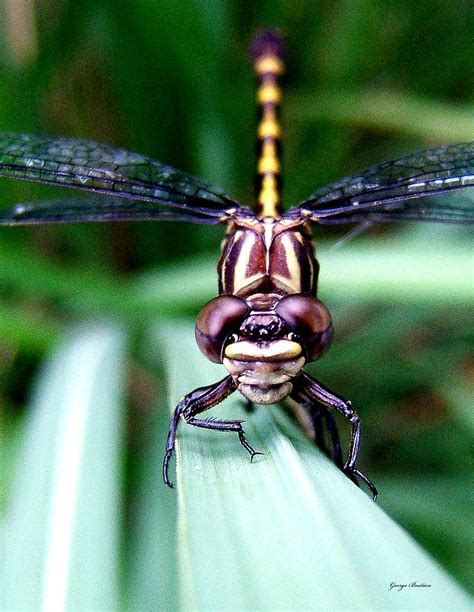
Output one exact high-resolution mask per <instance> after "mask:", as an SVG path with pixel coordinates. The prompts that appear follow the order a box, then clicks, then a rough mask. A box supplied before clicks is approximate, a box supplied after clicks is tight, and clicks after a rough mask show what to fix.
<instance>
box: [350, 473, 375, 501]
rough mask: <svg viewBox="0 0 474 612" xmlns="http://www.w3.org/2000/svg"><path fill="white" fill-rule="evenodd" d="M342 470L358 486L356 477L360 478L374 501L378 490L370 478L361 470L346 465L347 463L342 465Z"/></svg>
mask: <svg viewBox="0 0 474 612" xmlns="http://www.w3.org/2000/svg"><path fill="white" fill-rule="evenodd" d="M343 472H344V474H345V475H346V476H347V477H348V478H350V479H351V480H352V482H353V483H355V484H356V485H357V486H359V482H358V480H357V479H358V478H360V479H361V480H362V481H363V482H365V484H366V485H367V486H368V487H369V489H370V492H371V493H372V498H373V500H374V501H375V500H376V499H377V496H378V494H379V492H378V491H377V487H376V486H375V485H374V483H373V482H372V481H371V480H370V478H368V477H367V476H366V475H365V474H364V473H363V472H361V471H360V470H358V469H356V468H355V467H351V466H348V465H347V464H346V466H345V467H344V470H343Z"/></svg>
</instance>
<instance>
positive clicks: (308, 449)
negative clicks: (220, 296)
mask: <svg viewBox="0 0 474 612" xmlns="http://www.w3.org/2000/svg"><path fill="white" fill-rule="evenodd" d="M154 343H155V344H156V343H159V344H161V345H162V346H163V349H164V354H165V355H166V358H167V364H168V365H167V367H168V372H169V384H170V404H171V407H174V406H175V404H176V403H177V401H178V400H179V398H180V397H182V395H183V394H185V393H186V392H189V391H190V390H192V389H193V388H195V387H197V386H202V385H204V384H207V383H210V382H213V381H215V380H217V379H218V378H221V377H222V374H223V372H222V368H220V367H219V366H215V365H214V364H209V363H207V362H206V361H205V360H204V359H203V358H202V356H200V355H199V353H198V350H197V348H196V347H195V345H194V342H193V332H192V326H191V325H186V324H183V325H179V324H173V325H172V326H171V325H169V326H160V327H159V328H158V330H156V331H155V332H154V337H153V336H152V340H151V344H152V345H153V344H154ZM213 415H214V416H218V417H219V418H221V417H223V418H237V419H242V418H246V423H245V429H246V432H247V434H248V438H249V441H250V443H251V444H254V445H255V447H256V448H257V449H258V450H260V451H264V452H265V457H264V458H260V460H258V461H255V462H254V463H253V464H251V463H250V461H249V458H248V456H247V455H246V453H245V452H244V451H243V450H242V448H240V446H239V444H238V441H237V440H236V436H235V435H232V434H231V433H227V434H222V433H221V434H219V433H217V432H206V431H202V430H195V429H193V428H192V427H186V426H184V425H182V426H181V429H180V431H179V434H178V446H177V476H176V481H177V495H178V525H177V529H178V564H179V565H178V576H177V582H178V584H179V596H180V603H181V608H182V609H190V608H196V609H213V608H226V609H260V610H272V609H314V608H321V607H322V608H324V609H348V608H350V609H364V610H367V609H377V608H382V609H407V608H424V609H435V608H436V609H441V608H451V609H467V608H468V607H469V605H470V602H469V599H468V597H467V596H466V595H465V594H464V593H463V592H462V591H461V590H460V589H459V587H457V585H456V584H455V583H454V582H453V581H452V580H451V579H450V578H449V577H448V576H447V575H446V574H445V573H444V572H443V571H442V570H441V569H440V568H439V567H438V566H437V565H436V563H435V562H434V561H433V560H432V559H431V558H430V557H429V556H428V555H427V554H426V553H425V552H424V551H423V550H422V549H421V548H420V547H419V546H418V545H417V544H416V543H415V542H414V541H413V540H412V539H411V538H410V537H409V536H408V535H407V534H406V533H405V532H404V531H403V530H402V529H401V528H400V527H398V526H397V525H396V524H395V523H394V522H393V521H392V520H391V519H390V518H389V517H387V515H386V514H385V513H384V512H383V511H382V510H381V509H380V507H379V506H378V505H376V504H374V503H373V502H372V501H371V499H370V498H369V497H368V496H367V495H366V494H365V493H363V492H362V491H360V490H359V489H357V488H356V487H355V486H354V485H353V484H352V483H351V482H350V481H348V480H347V479H346V478H345V477H344V476H343V475H342V474H341V473H340V472H339V471H338V470H337V469H336V468H334V466H333V465H332V464H331V463H330V462H329V461H327V460H326V459H325V458H324V457H322V456H321V454H320V453H319V452H318V451H317V449H315V448H314V446H313V445H312V444H311V443H310V442H309V441H308V440H307V439H306V438H305V437H304V436H303V435H302V434H301V433H300V432H299V431H296V430H295V428H294V427H293V425H292V424H291V422H289V421H288V419H287V418H286V417H285V416H284V415H283V414H282V413H281V412H280V411H278V409H276V408H275V407H258V409H257V411H256V413H254V414H252V415H250V416H249V415H247V416H245V414H244V413H243V410H242V407H241V401H240V400H239V397H238V396H232V397H231V398H230V399H229V400H227V401H226V402H225V403H224V404H223V405H222V406H219V407H218V408H216V409H214V410H213ZM157 472H158V470H157ZM157 478H158V473H157ZM172 494H173V493H172V492H171V491H170V495H172ZM382 495H383V492H382ZM413 582H417V583H425V584H429V585H430V587H425V588H423V587H418V588H415V587H406V588H404V589H402V591H398V590H397V589H395V588H390V585H391V584H392V583H397V584H411V583H413Z"/></svg>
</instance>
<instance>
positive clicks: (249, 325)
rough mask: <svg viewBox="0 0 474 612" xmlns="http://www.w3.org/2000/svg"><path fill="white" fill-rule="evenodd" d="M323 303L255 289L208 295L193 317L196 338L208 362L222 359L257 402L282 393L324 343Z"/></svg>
mask: <svg viewBox="0 0 474 612" xmlns="http://www.w3.org/2000/svg"><path fill="white" fill-rule="evenodd" d="M332 333H333V329H332V323H331V317H330V315H329V312H328V311H327V308H326V307H325V306H324V304H322V302H320V301H319V300H317V299H316V298H314V297H312V296H307V295H300V294H295V295H288V296H285V297H282V296H280V295H276V294H257V295H255V296H251V297H250V298H247V299H243V298H240V297H237V296H231V295H223V296H219V297H217V298H214V299H213V300H211V301H210V302H209V303H208V304H206V306H204V308H203V309H202V311H201V312H200V314H199V316H198V318H197V321H196V341H197V344H198V346H199V348H200V349H201V351H202V352H203V353H204V354H205V355H206V357H208V358H209V359H210V360H211V361H214V362H216V363H223V365H224V367H225V368H226V369H227V370H228V372H229V373H230V374H231V375H232V377H233V378H234V381H235V383H236V385H237V388H238V389H239V391H240V392H241V393H242V394H243V395H244V396H245V397H247V398H248V399H250V400H251V401H253V402H255V403H258V404H272V403H274V402H278V401H281V400H282V399H284V398H285V397H287V396H288V395H289V394H290V393H291V391H292V388H293V385H292V383H291V380H292V378H294V377H295V376H296V375H297V374H298V373H299V372H300V371H301V369H302V367H303V366H304V364H305V363H306V362H308V361H315V360H316V359H318V358H319V357H320V356H321V355H322V354H323V352H324V351H325V350H326V349H327V348H328V347H329V344H330V342H331V339H332Z"/></svg>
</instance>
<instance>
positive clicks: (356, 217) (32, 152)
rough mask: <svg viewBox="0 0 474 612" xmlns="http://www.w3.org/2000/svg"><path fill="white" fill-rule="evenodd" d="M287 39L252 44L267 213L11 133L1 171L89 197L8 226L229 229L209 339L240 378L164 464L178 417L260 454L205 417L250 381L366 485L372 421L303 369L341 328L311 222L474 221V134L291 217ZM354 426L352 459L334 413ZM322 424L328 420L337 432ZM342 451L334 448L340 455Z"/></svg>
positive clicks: (177, 174) (97, 155) (374, 171)
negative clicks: (325, 290) (365, 443)
mask: <svg viewBox="0 0 474 612" xmlns="http://www.w3.org/2000/svg"><path fill="white" fill-rule="evenodd" d="M282 45H283V43H282V39H281V37H280V36H279V34H278V33H276V32H274V31H264V32H262V33H261V34H260V35H259V36H258V37H257V38H256V40H255V42H254V44H253V46H252V58H253V64H254V69H255V72H256V74H257V78H258V83H259V87H258V102H259V110H260V113H259V114H260V123H259V126H258V143H259V161H258V168H257V174H258V176H257V180H256V187H257V188H256V208H255V210H252V209H250V208H247V207H245V206H242V205H241V204H240V203H239V202H237V201H236V200H235V199H234V198H232V197H231V196H230V195H228V194H226V193H225V192H224V191H223V190H222V189H219V188H217V187H215V186H213V185H209V184H207V183H206V182H204V181H202V180H200V179H197V178H194V177H192V176H189V175H188V174H186V173H184V172H181V171H179V170H176V169H174V168H171V167H170V166H167V165H165V164H162V163H160V162H157V161H155V160H152V159H150V158H147V157H145V156H143V155H140V154H137V153H130V152H128V151H125V150H124V149H118V148H115V147H111V146H108V145H104V144H100V143H97V142H92V141H88V140H84V139H80V138H48V137H40V136H30V135H24V134H0V176H4V177H10V178H17V179H22V180H31V181H37V182H41V183H49V184H53V185H61V186H67V187H73V188H76V189H79V190H81V192H82V194H83V196H82V197H77V196H76V197H72V198H70V199H66V200H60V201H58V200H51V201H46V202H32V203H22V204H18V205H16V206H14V207H13V208H11V209H10V210H6V211H3V212H0V225H1V224H3V225H24V224H39V223H74V222H92V221H97V222H103V221H123V220H127V221H142V220H150V221H159V220H167V221H188V222H193V223H201V224H218V223H221V224H226V225H227V235H226V237H225V240H224V243H223V248H222V253H221V257H220V260H219V262H218V266H217V269H218V275H219V296H218V297H217V298H215V299H213V300H211V301H210V302H209V303H208V304H207V305H206V306H204V308H203V309H202V311H201V313H200V314H199V316H198V319H197V323H196V340H197V343H198V345H199V347H200V349H201V351H202V352H203V353H204V354H205V355H206V357H208V358H209V359H210V360H211V361H214V362H217V363H222V364H223V366H224V368H225V369H226V370H227V372H228V375H227V376H225V378H223V379H222V380H221V381H219V382H217V383H215V384H213V385H209V386H207V387H202V388H199V389H196V390H194V391H192V392H190V393H188V394H187V395H186V396H185V397H184V398H183V399H182V400H181V401H180V402H179V404H178V406H177V407H176V410H175V411H174V413H173V417H172V420H171V424H170V430H169V435H168V441H167V446H166V454H165V458H164V462H163V477H164V481H165V483H166V484H168V485H170V486H172V485H171V482H170V480H169V477H168V467H169V462H170V459H171V457H172V454H173V451H174V446H175V440H176V433H177V428H178V423H179V421H180V419H183V420H184V421H186V422H187V423H189V424H191V425H194V426H196V427H203V428H208V429H213V430H220V431H235V432H236V433H237V435H238V437H239V440H240V443H241V444H242V445H243V446H244V448H245V449H246V450H247V451H248V452H249V453H250V455H251V456H252V457H253V456H254V455H255V454H256V451H254V450H253V448H252V447H251V446H250V444H249V443H248V441H247V439H246V437H245V433H244V431H243V429H242V424H241V422H240V421H237V420H231V421H222V420H217V419H204V418H200V415H201V413H202V412H204V411H206V410H208V409H210V408H212V407H213V406H215V405H216V404H218V403H219V402H221V401H222V400H224V399H225V398H226V397H227V396H228V395H230V394H231V393H232V392H234V391H235V390H236V389H238V390H239V391H240V392H241V393H242V394H243V395H244V396H245V397H246V398H247V399H248V400H250V401H252V402H255V403H260V404H269V403H273V402H277V401H282V400H285V399H286V398H288V399H289V400H291V402H292V403H293V404H294V403H295V402H296V403H297V404H299V405H300V406H301V407H302V408H303V409H304V410H307V411H308V413H309V416H310V418H311V419H312V420H313V424H314V425H315V427H314V433H313V435H314V440H315V442H316V444H317V445H318V446H319V447H320V448H321V449H322V450H324V451H325V452H326V451H327V447H328V445H327V441H328V440H327V439H329V444H330V446H331V447H332V451H331V453H330V454H332V457H333V460H334V462H335V464H336V465H337V466H338V467H340V468H341V470H343V471H344V472H345V473H346V474H347V475H348V476H349V478H351V479H352V480H353V481H354V482H357V479H362V480H363V481H364V482H365V483H366V484H367V485H368V486H369V488H370V490H371V491H372V494H373V495H374V497H375V496H376V493H377V491H376V489H375V487H374V485H373V484H372V483H371V481H370V480H369V479H368V478H367V476H365V474H364V473H363V472H361V471H360V470H359V469H358V468H357V466H356V463H357V457H358V452H359V445H360V435H361V433H360V420H359V417H358V415H357V413H356V412H355V410H354V409H353V407H352V405H351V403H350V402H348V401H346V400H345V399H344V398H342V397H340V396H338V395H337V394H335V393H333V392H332V391H330V390H329V389H327V388H326V387H324V386H323V385H322V384H321V383H319V382H318V381H317V380H315V379H314V378H312V377H311V376H309V375H308V374H307V373H306V372H305V371H304V369H303V368H304V365H305V364H306V363H308V362H311V361H315V360H316V359H318V358H319V357H320V356H321V355H322V354H323V353H324V351H325V350H326V349H327V348H328V347H329V345H330V342H331V340H332V335H333V329H332V324H331V317H330V315H329V313H328V311H327V309H326V307H325V306H324V305H323V304H322V303H321V302H320V301H319V300H318V299H317V298H316V292H317V277H318V263H317V261H316V259H315V257H314V254H313V245H312V240H311V225H312V224H315V223H318V224H339V223H364V224H370V223H373V222H376V221H386V222H388V221H399V220H418V221H438V222H445V223H447V222H456V223H472V222H474V198H472V196H471V197H470V193H468V188H471V187H472V186H474V142H469V143H463V144H456V145H441V146H438V147H435V148H432V149H429V150H426V151H421V152H419V153H415V154H410V155H407V156H405V157H402V158H400V159H397V160H393V161H388V162H384V163H382V164H379V165H376V166H374V167H372V168H369V169H368V170H365V171H364V172H360V173H358V174H356V175H354V176H349V177H346V178H343V179H341V180H339V181H336V182H334V183H332V184H330V185H328V186H326V187H323V188H320V189H318V190H316V191H315V192H314V193H313V194H312V195H310V196H309V198H307V199H306V200H305V201H303V202H301V203H300V204H297V205H296V206H294V207H293V208H290V210H288V211H286V212H283V211H282V209H281V206H280V191H279V182H280V181H279V173H280V162H279V150H280V146H279V145H280V142H279V140H280V126H279V121H278V108H279V102H280V97H281V94H280V89H279V86H278V78H279V76H280V75H281V73H282V72H283V62H282V55H283V52H282ZM335 412H337V413H339V414H341V415H342V416H343V417H344V418H345V419H347V420H348V421H349V422H350V424H351V428H352V431H351V438H350V443H349V453H348V458H347V459H346V461H345V462H344V461H343V459H342V455H341V446H340V443H339V438H338V433H337V427H336V424H335V422H334V419H333V416H332V414H333V413H335ZM321 423H325V424H326V426H327V435H325V432H324V431H322V426H321ZM328 452H329V451H328Z"/></svg>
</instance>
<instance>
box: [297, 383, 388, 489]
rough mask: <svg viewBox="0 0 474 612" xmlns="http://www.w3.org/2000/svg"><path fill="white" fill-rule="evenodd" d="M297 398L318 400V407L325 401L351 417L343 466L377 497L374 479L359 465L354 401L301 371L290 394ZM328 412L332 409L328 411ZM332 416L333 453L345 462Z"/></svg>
mask: <svg viewBox="0 0 474 612" xmlns="http://www.w3.org/2000/svg"><path fill="white" fill-rule="evenodd" d="M291 397H292V398H293V399H295V400H296V401H299V402H302V403H303V405H306V406H307V405H308V404H315V409H316V410H317V409H318V405H320V404H322V405H323V406H324V407H326V408H329V409H330V410H331V409H332V410H337V412H339V413H341V414H342V415H343V416H344V418H346V419H347V420H348V421H350V423H351V426H352V429H351V439H350V443H349V455H348V458H347V460H346V462H345V464H344V465H343V466H342V470H343V472H344V473H345V474H347V476H349V478H351V480H353V481H354V482H355V483H356V484H357V479H358V478H360V479H361V480H362V481H363V482H365V484H366V485H367V486H368V487H369V489H370V491H371V493H372V496H373V498H374V500H375V499H376V498H377V495H378V492H377V489H376V487H375V485H374V484H373V483H372V481H371V480H370V479H369V478H368V477H367V476H366V475H365V474H364V473H363V472H361V471H360V470H359V469H357V467H356V463H357V457H358V455H359V448H360V435H361V428H360V419H359V416H358V414H357V412H356V411H355V410H354V408H353V407H352V405H351V403H350V402H348V401H346V400H345V399H343V398H342V397H340V396H339V395H336V394H335V393H333V392H332V391H329V389H327V388H326V387H324V386H323V385H321V384H320V383H319V382H318V381H317V380H315V379H314V378H312V377H311V376H309V375H308V374H306V372H302V373H301V374H300V375H299V376H298V378H297V379H295V381H294V390H293V393H292V395H291ZM328 414H329V413H328ZM329 416H330V418H329V420H328V419H327V418H326V424H327V427H328V431H329V435H330V437H331V441H332V444H333V449H334V455H335V456H336V459H337V461H336V460H335V463H336V464H337V462H340V464H341V465H342V457H341V458H340V459H339V454H340V444H339V435H338V433H337V426H336V423H335V422H334V419H333V418H332V416H331V415H329Z"/></svg>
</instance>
